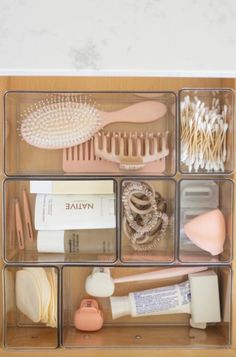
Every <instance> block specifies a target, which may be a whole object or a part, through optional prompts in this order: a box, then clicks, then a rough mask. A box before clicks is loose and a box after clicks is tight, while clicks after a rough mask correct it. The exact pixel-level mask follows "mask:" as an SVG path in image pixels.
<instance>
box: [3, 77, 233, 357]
mask: <svg viewBox="0 0 236 357" xmlns="http://www.w3.org/2000/svg"><path fill="white" fill-rule="evenodd" d="M0 83H1V90H2V94H3V92H4V91H7V90H35V91H37V90H49V91H56V90H61V91H64V90H70V91H80V90H81V91H82V90H85V91H86V90H89V91H105V90H106V91H110V90H111V91H112V90H115V91H126V90H127V91H129V90H131V91H132V90H136V91H138V90H140V91H142V90H143V91H148V90H161V91H178V90H179V89H181V88H183V87H199V88H204V87H206V88H236V81H235V80H234V79H197V78H98V77H97V78H92V77H90V78H75V77H71V78H69V77H61V78H59V77H5V78H4V77H2V78H0ZM1 105H2V102H1ZM2 124H3V118H2V120H1V130H2ZM1 145H3V143H1ZM2 149H3V147H2ZM40 160H41V161H40V165H41V166H42V167H43V165H44V157H42V158H40ZM3 171H4V170H3V155H2V157H1V181H3V180H4V178H5V175H4V172H3ZM1 195H2V193H1ZM1 197H2V196H1ZM1 209H2V207H1ZM234 219H235V215H234ZM229 265H231V267H232V270H233V272H234V269H235V267H236V266H235V260H232V264H228V266H229ZM1 267H2V268H3V267H4V262H3V259H2V260H1ZM65 269H68V271H67V273H68V272H70V269H75V270H76V269H78V270H80V269H83V268H79V267H74V268H73V267H71V268H70V267H69V268H65ZM117 269H119V268H117ZM122 269H124V270H126V269H127V270H128V269H131V268H129V267H127V268H122ZM222 269H223V268H222ZM128 271H130V270H128ZM69 275H70V273H69ZM82 275H83V274H82ZM221 275H222V277H221V279H222V284H223V283H224V281H225V280H224V279H225V278H224V274H223V273H222V274H221ZM71 276H73V272H72V273H71ZM67 294H68V291H67ZM231 295H232V296H231V297H232V301H233V300H234V297H235V296H234V295H235V294H234V289H233V290H232V293H231ZM2 297H3V294H2V293H1V300H2ZM2 305H3V304H1V307H2ZM232 308H233V309H232V321H231V325H232V330H231V347H230V348H224V349H222V348H220V349H218V348H216V349H215V348H214V343H216V345H217V346H218V347H227V345H228V343H227V341H228V337H227V335H225V332H224V330H222V331H219V330H218V331H215V332H214V329H213V330H211V332H210V333H209V334H208V340H207V342H206V345H210V346H211V348H210V349H208V348H207V347H206V349H205V348H204V343H203V344H202V345H201V344H199V345H201V349H196V347H197V344H196V343H194V339H195V342H196V340H197V341H198V340H201V338H202V337H201V332H199V334H198V335H196V336H194V335H193V336H192V337H191V339H192V340H191V341H192V343H191V341H190V343H188V344H185V343H184V341H186V329H184V330H182V329H181V330H179V331H178V330H175V328H176V327H175V328H174V327H172V328H171V329H170V330H167V331H166V329H165V328H159V333H160V335H159V337H158V339H157V341H156V343H155V346H153V339H154V337H153V338H152V336H155V333H158V329H157V330H155V328H154V329H153V331H151V330H150V331H149V330H148V331H147V330H146V329H145V327H142V328H141V330H140V328H139V329H138V330H137V327H134V330H132V327H131V330H130V332H129V331H128V330H127V335H123V334H122V333H121V336H120V340H119V334H120V331H121V330H120V331H119V329H118V330H117V331H116V330H114V331H113V330H112V332H110V331H108V332H106V330H107V329H109V327H106V328H105V331H103V334H104V336H102V335H101V336H100V340H99V339H98V342H97V343H94V344H93V343H91V345H92V347H94V349H91V350H86V351H84V350H81V349H80V350H79V351H78V350H77V349H76V350H71V349H70V347H76V348H81V347H89V346H88V344H87V342H86V343H85V345H84V344H83V341H82V340H81V341H82V342H81V341H79V342H78V343H75V341H76V337H75V336H73V332H71V333H70V331H69V330H68V329H67V331H66V335H65V336H66V338H67V340H66V341H67V343H65V344H64V346H63V347H69V349H66V350H65V349H64V348H62V349H60V350H55V351H50V354H51V355H54V354H55V355H56V354H58V353H60V354H62V355H66V354H67V355H75V354H76V355H78V353H79V354H81V355H82V354H83V353H86V354H87V355H90V356H92V355H96V356H99V355H103V356H104V355H107V356H109V354H110V353H111V350H110V349H109V345H110V342H111V341H112V340H114V343H112V345H113V346H114V345H117V347H119V345H121V346H122V347H121V348H122V354H123V355H124V356H126V355H127V356H128V355H134V354H135V355H139V354H140V355H141V354H142V355H143V353H145V354H146V355H150V356H155V355H156V356H159V355H164V354H165V356H168V355H170V356H173V355H174V354H175V355H176V356H178V355H179V356H185V354H186V355H187V354H188V355H189V354H191V356H205V355H206V354H207V355H208V356H211V355H212V356H213V355H214V356H234V354H235V353H236V336H235V327H236V326H235V323H236V320H235V317H236V310H235V306H234V303H233V304H232ZM119 328H121V327H119ZM152 328H153V327H152ZM68 331H69V332H68ZM140 331H143V335H144V336H143V343H142V342H141V340H139V339H138V338H137V340H136V341H138V342H137V344H136V343H134V344H133V345H132V344H130V343H129V337H131V336H137V335H139V332H140ZM13 333H14V332H13ZM153 334H154V335H153ZM36 335H37V334H36ZM170 335H174V336H176V343H174V344H168V343H167V342H165V341H167V340H168V338H170ZM65 336H64V337H65ZM161 336H163V339H161ZM220 336H221V337H220ZM34 337H35V336H33V335H32V339H33V338H34ZM25 338H28V337H26V336H25ZM35 338H36V339H37V336H36V337H35ZM47 338H48V339H49V340H48V341H49V344H50V340H51V335H45V340H47ZM188 338H189V337H188ZM23 339H24V336H22V337H21V342H22V341H23ZM220 339H223V340H220ZM101 341H102V342H101ZM119 341H120V342H119ZM145 341H146V342H145ZM161 341H162V342H161ZM212 341H215V342H213V343H212ZM91 342H92V341H91ZM208 342H209V343H208ZM225 342H226V343H225ZM26 343H27V342H26ZM22 344H23V342H22ZM130 345H131V346H130ZM199 345H198V346H199ZM106 346H107V347H108V350H106ZM130 347H131V349H130ZM146 347H147V348H148V350H146V349H143V348H146ZM173 348H174V349H173ZM6 353H7V354H8V355H9V354H10V355H14V354H15V351H5V350H2V351H1V354H2V355H4V354H6ZM34 353H36V352H34ZM43 353H44V354H47V352H46V351H44V352H43ZM48 353H49V352H48ZM112 353H114V354H117V355H118V354H119V353H121V350H120V349H117V350H116V349H113V350H112ZM21 354H22V355H23V353H22V352H18V353H17V355H18V356H19V355H21Z"/></svg>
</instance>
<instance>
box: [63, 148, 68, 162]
mask: <svg viewBox="0 0 236 357" xmlns="http://www.w3.org/2000/svg"><path fill="white" fill-rule="evenodd" d="M68 151H69V149H68V148H67V149H63V153H62V157H63V162H66V161H68Z"/></svg>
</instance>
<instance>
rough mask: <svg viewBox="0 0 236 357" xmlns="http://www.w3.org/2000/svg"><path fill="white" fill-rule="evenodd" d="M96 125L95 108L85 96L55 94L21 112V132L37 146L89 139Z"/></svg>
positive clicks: (98, 121) (51, 146)
mask: <svg viewBox="0 0 236 357" xmlns="http://www.w3.org/2000/svg"><path fill="white" fill-rule="evenodd" d="M100 125H101V118H100V114H99V111H98V110H97V108H96V107H95V105H94V104H92V103H91V102H89V101H86V98H82V97H81V96H80V97H75V96H57V97H52V98H50V99H45V100H42V101H41V102H38V103H36V104H34V105H33V106H31V107H29V108H28V109H27V110H26V111H25V112H24V113H23V115H22V121H21V136H22V138H23V139H24V140H25V141H26V142H27V143H28V144H30V145H33V146H36V147H39V148H44V149H62V148H67V147H71V146H75V145H78V144H81V143H83V142H85V141H87V140H89V139H90V138H91V137H92V136H93V135H94V134H95V133H96V132H97V131H98V130H99V128H100Z"/></svg>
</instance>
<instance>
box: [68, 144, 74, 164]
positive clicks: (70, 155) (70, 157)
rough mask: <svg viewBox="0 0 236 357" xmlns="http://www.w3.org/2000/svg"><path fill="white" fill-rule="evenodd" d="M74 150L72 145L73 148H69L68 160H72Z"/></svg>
mask: <svg viewBox="0 0 236 357" xmlns="http://www.w3.org/2000/svg"><path fill="white" fill-rule="evenodd" d="M72 150H73V148H72V147H71V148H68V160H69V161H72Z"/></svg>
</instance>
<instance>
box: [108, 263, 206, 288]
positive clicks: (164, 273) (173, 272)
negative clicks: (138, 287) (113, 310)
mask: <svg viewBox="0 0 236 357" xmlns="http://www.w3.org/2000/svg"><path fill="white" fill-rule="evenodd" d="M207 269H208V268H207V267H175V268H167V269H162V270H156V271H150V272H147V273H143V274H135V275H129V276H123V277H122V278H116V279H114V283H115V284H117V283H128V282H131V281H142V280H143V281H144V280H160V279H167V278H172V277H175V276H181V275H187V274H190V273H198V272H200V271H204V270H207Z"/></svg>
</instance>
